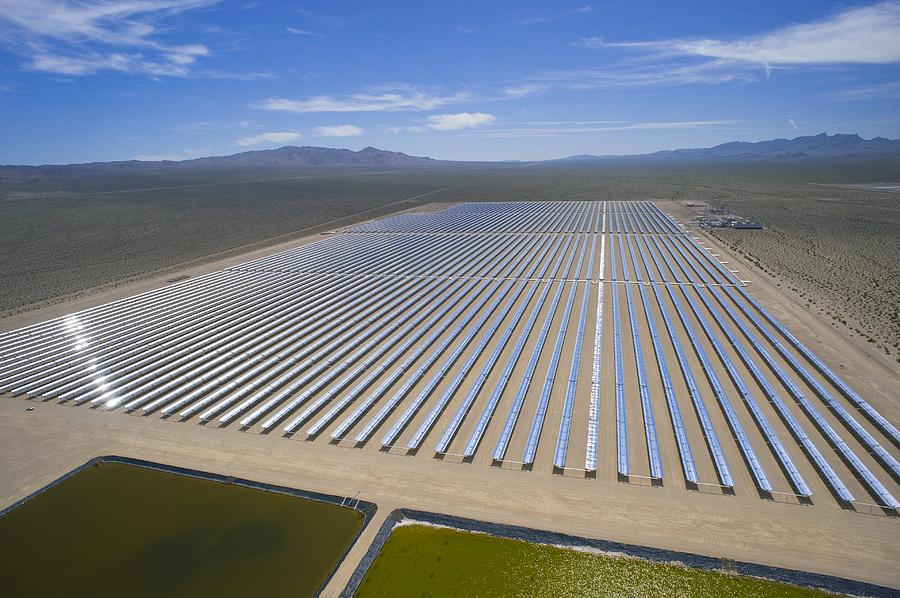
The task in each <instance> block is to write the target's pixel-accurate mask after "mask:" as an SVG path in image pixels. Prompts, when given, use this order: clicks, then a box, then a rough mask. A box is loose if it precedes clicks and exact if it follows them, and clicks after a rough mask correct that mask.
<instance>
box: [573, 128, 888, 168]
mask: <svg viewBox="0 0 900 598" xmlns="http://www.w3.org/2000/svg"><path fill="white" fill-rule="evenodd" d="M869 155H900V139H885V138H884V137H875V138H874V139H863V138H862V137H860V136H859V135H856V134H842V133H837V134H835V135H828V134H827V133H820V134H818V135H813V136H808V137H797V138H795V139H772V140H770V141H758V142H755V143H750V142H747V141H731V142H729V143H723V144H721V145H717V146H715V147H707V148H696V149H677V150H664V151H660V152H654V153H652V154H640V155H633V156H592V155H580V156H570V157H568V158H563V161H571V162H588V161H593V160H608V159H610V158H630V159H637V158H641V159H670V160H672V159H675V160H678V159H684V160H698V159H699V160H718V159H741V160H774V159H803V158H843V157H852V156H869Z"/></svg>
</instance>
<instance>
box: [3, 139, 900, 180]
mask: <svg viewBox="0 0 900 598" xmlns="http://www.w3.org/2000/svg"><path fill="white" fill-rule="evenodd" d="M874 155H884V156H889V155H893V156H900V139H885V138H884V137H876V138H874V139H863V138H861V137H860V136H859V135H856V134H840V133H838V134H835V135H828V134H827V133H820V134H819V135H814V136H809V137H797V138H796V139H773V140H771V141H758V142H755V143H750V142H746V141H732V142H729V143H723V144H721V145H717V146H715V147H709V148H697V149H677V150H665V151H659V152H655V153H652V154H637V155H629V156H619V155H607V156H595V155H589V154H582V155H579V156H569V157H568V158H561V159H558V160H547V161H546V162H547V163H560V162H594V161H609V160H616V159H618V160H632V161H633V160H648V161H649V160H722V159H729V160H774V159H779V160H780V159H816V158H843V157H854V156H874ZM523 163H527V162H516V161H504V162H497V163H496V164H506V165H510V164H523ZM532 163H533V162H532ZM454 164H456V165H460V164H466V162H453V161H447V160H434V159H432V158H428V157H423V156H410V155H408V154H404V153H401V152H392V151H387V150H382V149H377V148H374V147H366V148H363V149H361V150H359V151H353V150H348V149H335V148H330V147H311V146H303V147H297V146H293V145H286V146H284V147H280V148H278V149H270V150H256V151H249V152H241V153H239V154H232V155H230V156H211V157H207V158H195V159H192V160H180V161H172V160H161V161H141V160H124V161H118V162H92V163H90V164H69V165H63V166H36V167H35V166H3V167H0V168H2V169H16V170H18V171H20V172H21V171H23V170H31V169H41V170H42V171H44V172H48V173H49V172H54V171H69V170H72V169H76V170H84V171H88V170H90V171H103V170H107V169H109V170H120V169H154V170H156V169H185V168H192V167H229V166H234V167H241V166H257V167H266V166H272V167H290V166H333V167H345V166H346V167H354V166H356V167H367V166H368V167H394V168H407V167H417V166H441V165H454ZM481 164H485V163H484V162H482V163H481Z"/></svg>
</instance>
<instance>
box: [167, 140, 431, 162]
mask: <svg viewBox="0 0 900 598" xmlns="http://www.w3.org/2000/svg"><path fill="white" fill-rule="evenodd" d="M438 162H439V161H438V160H432V159H431V158H427V157H420V156H410V155H407V154H404V153H402V152H390V151H387V150H381V149H377V148H374V147H366V148H363V149H361V150H359V151H358V152H354V151H353V150H348V149H334V148H330V147H312V146H306V145H305V146H303V147H297V146H294V145H286V146H284V147H279V148H278V149H271V150H258V151H252V152H241V153H239V154H232V155H230V156H214V157H210V158H197V159H195V160H184V161H182V162H179V163H180V164H196V165H198V166H199V165H203V166H231V165H234V166H244V165H246V166H428V165H433V164H436V163H438Z"/></svg>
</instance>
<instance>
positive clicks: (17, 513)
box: [0, 463, 364, 598]
mask: <svg viewBox="0 0 900 598" xmlns="http://www.w3.org/2000/svg"><path fill="white" fill-rule="evenodd" d="M363 522H364V519H363V515H362V514H361V513H359V512H358V511H355V510H353V509H350V508H345V507H341V506H338V505H332V504H328V503H323V502H319V501H315V500H310V499H304V498H298V497H296V496H290V495H287V494H281V493H278V492H267V491H264V490H257V489H254V488H247V487H244V486H240V485H236V484H224V483H220V482H216V481H211V480H205V479H200V478H196V477H190V476H185V475H178V474H174V473H167V472H163V471H157V470H153V469H148V468H145V467H138V466H132V465H125V464H120V463H99V464H97V465H94V466H90V467H87V468H85V469H83V470H81V471H79V472H77V473H76V474H74V475H73V476H72V477H70V478H68V479H66V480H64V481H63V482H61V483H59V484H57V485H56V486H53V487H52V488H50V489H48V490H47V491H45V492H42V493H41V494H38V495H37V496H35V497H33V498H32V499H31V500H29V501H27V502H25V503H24V504H22V505H20V506H19V507H17V508H15V509H13V510H12V511H10V512H8V513H7V514H6V515H4V516H3V517H0V580H2V581H0V587H2V588H3V590H2V593H3V595H5V596H129V597H133V596H193V597H203V596H215V597H218V598H222V597H225V596H288V595H290V596H310V595H312V594H314V593H315V592H316V591H317V590H318V589H319V586H320V585H321V584H322V582H323V581H324V580H325V579H326V578H327V577H328V576H329V575H330V573H331V572H332V570H333V569H334V567H335V565H336V564H337V563H338V561H339V560H340V559H341V557H342V555H343V554H344V551H345V550H346V549H347V547H348V546H349V545H350V543H351V542H352V541H353V539H354V538H355V537H356V535H357V533H358V532H359V530H360V529H361V528H362V526H363Z"/></svg>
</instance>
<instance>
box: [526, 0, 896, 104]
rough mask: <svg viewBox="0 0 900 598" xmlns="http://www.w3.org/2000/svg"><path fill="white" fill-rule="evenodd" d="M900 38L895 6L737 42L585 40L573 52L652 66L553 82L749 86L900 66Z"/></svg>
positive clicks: (567, 75)
mask: <svg viewBox="0 0 900 598" xmlns="http://www.w3.org/2000/svg"><path fill="white" fill-rule="evenodd" d="M898 31H900V1H898V0H891V1H889V2H881V3H878V4H873V5H870V6H865V7H855V8H849V9H846V10H843V11H841V12H838V13H835V14H832V15H830V16H828V17H826V18H823V19H819V20H816V21H811V22H807V23H798V24H792V25H789V26H786V27H781V28H778V29H774V30H772V31H769V32H766V33H762V34H759V35H752V36H747V37H742V38H737V39H732V40H726V39H713V38H702V39H681V38H676V39H663V40H648V41H627V42H612V41H609V40H608V39H605V38H604V37H599V36H593V37H584V38H581V39H580V40H578V41H576V42H574V43H573V45H576V46H581V47H585V48H591V49H601V50H617V51H619V52H622V51H630V52H638V53H642V54H644V56H642V57H641V58H645V59H644V60H626V61H622V62H620V63H619V64H616V65H614V66H611V67H606V68H601V69H596V70H581V71H562V72H556V73H550V74H549V75H548V77H547V78H549V79H550V80H555V81H557V83H556V84H557V85H562V86H568V87H569V88H571V89H580V88H592V87H596V86H598V85H603V86H604V87H639V86H673V85H685V84H696V83H701V84H720V83H730V82H741V83H746V82H752V81H757V80H760V79H762V78H763V77H765V78H767V79H768V78H771V77H772V75H773V73H776V72H778V71H787V70H796V69H800V68H807V69H810V68H827V67H834V66H837V65H855V64H889V63H898V62H900V43H898V42H897V37H898ZM542 78H543V77H537V78H536V79H537V80H540V79H542ZM863 93H864V92H863Z"/></svg>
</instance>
